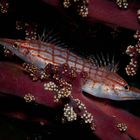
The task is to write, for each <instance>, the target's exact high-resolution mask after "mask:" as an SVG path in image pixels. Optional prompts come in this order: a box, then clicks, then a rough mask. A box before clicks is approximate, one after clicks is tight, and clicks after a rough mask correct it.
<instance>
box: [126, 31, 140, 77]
mask: <svg viewBox="0 0 140 140" xmlns="http://www.w3.org/2000/svg"><path fill="white" fill-rule="evenodd" d="M134 38H136V39H137V40H138V42H137V44H136V45H135V46H132V45H129V46H128V47H127V50H126V53H127V54H128V55H129V56H130V57H131V60H130V63H129V64H128V65H127V66H126V68H125V69H126V73H127V74H128V75H130V76H134V75H135V74H136V71H137V69H138V63H139V56H140V33H139V31H137V32H136V34H135V35H134Z"/></svg>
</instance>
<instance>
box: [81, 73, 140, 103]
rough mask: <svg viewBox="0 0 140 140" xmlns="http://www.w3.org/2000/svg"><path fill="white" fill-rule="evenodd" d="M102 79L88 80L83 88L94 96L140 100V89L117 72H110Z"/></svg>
mask: <svg viewBox="0 0 140 140" xmlns="http://www.w3.org/2000/svg"><path fill="white" fill-rule="evenodd" d="M102 78H103V79H102V80H97V81H96V80H94V79H93V80H91V79H89V80H87V81H86V82H85V84H84V85H83V86H82V90H83V91H84V92H86V93H89V94H91V95H93V96H96V97H100V98H107V99H111V100H120V101H121V100H140V89H137V88H134V87H131V86H129V85H128V83H127V82H126V81H125V80H124V79H123V78H122V77H121V76H119V75H118V74H117V73H115V72H110V73H108V74H107V75H106V77H102Z"/></svg>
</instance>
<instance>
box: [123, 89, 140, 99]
mask: <svg viewBox="0 0 140 140" xmlns="http://www.w3.org/2000/svg"><path fill="white" fill-rule="evenodd" d="M121 99H122V100H140V89H138V88H134V87H130V88H129V91H127V92H126V93H125V95H124V96H122V97H121Z"/></svg>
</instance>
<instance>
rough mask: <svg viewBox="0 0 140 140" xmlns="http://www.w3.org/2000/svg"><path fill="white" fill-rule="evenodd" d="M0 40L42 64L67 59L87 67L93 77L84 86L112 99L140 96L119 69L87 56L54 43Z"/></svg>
mask: <svg viewBox="0 0 140 140" xmlns="http://www.w3.org/2000/svg"><path fill="white" fill-rule="evenodd" d="M0 44H1V45H3V46H4V47H5V48H6V49H8V50H10V51H11V52H12V53H13V54H15V55H17V56H18V57H20V58H21V59H23V60H24V61H26V62H29V63H32V64H34V65H35V66H37V67H38V68H45V66H46V65H47V64H48V63H51V64H53V65H60V64H63V63H67V64H68V65H69V66H71V67H75V68H76V69H77V71H78V72H80V71H83V70H84V71H86V72H87V73H88V74H89V78H88V79H87V80H86V82H85V83H84V84H83V85H82V86H81V90H82V91H83V92H86V93H88V94H91V95H93V96H96V97H100V98H107V99H112V100H139V99H140V90H139V89H136V88H134V87H130V86H129V85H128V83H127V82H126V81H125V80H124V79H123V78H122V77H121V76H120V75H118V74H117V73H116V71H112V70H109V69H105V68H103V67H98V66H96V65H93V64H91V63H90V62H89V61H87V59H85V58H82V57H80V56H78V55H76V54H75V53H73V52H70V51H68V49H65V48H61V47H60V46H57V45H55V44H53V43H48V42H44V41H41V40H13V39H6V38H1V39H0Z"/></svg>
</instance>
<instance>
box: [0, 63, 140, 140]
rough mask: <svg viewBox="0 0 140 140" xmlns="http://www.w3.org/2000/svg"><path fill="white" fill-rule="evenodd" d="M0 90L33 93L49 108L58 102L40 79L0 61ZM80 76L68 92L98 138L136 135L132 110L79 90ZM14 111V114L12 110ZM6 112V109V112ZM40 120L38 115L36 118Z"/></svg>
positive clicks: (137, 124) (139, 136) (139, 124)
mask: <svg viewBox="0 0 140 140" xmlns="http://www.w3.org/2000/svg"><path fill="white" fill-rule="evenodd" d="M0 77H1V80H0V92H3V93H4V94H7V95H8V94H11V95H15V96H19V97H21V98H24V97H25V95H27V94H29V93H30V94H32V95H33V96H34V97H35V102H36V103H38V104H43V105H45V106H49V107H52V108H57V107H60V104H59V103H55V102H54V97H53V96H54V94H53V92H49V91H45V90H44V88H43V87H44V86H43V84H44V82H41V81H36V82H34V81H32V80H31V78H30V77H29V76H28V75H26V74H25V73H24V71H23V69H22V68H21V67H20V66H18V65H15V64H11V63H6V62H0ZM80 81H81V79H80V76H78V77H77V78H76V79H75V80H74V81H73V85H74V86H73V89H72V96H73V97H74V98H78V99H79V100H81V102H82V103H84V104H85V106H86V108H87V111H88V112H90V113H91V114H92V115H93V116H94V121H95V124H96V129H95V131H93V132H94V133H95V134H96V135H97V136H98V137H99V138H101V139H103V138H104V139H106V140H111V139H112V137H115V138H116V139H123V140H129V139H131V138H130V137H129V136H132V137H133V138H137V139H140V134H139V131H140V119H139V118H137V117H135V116H133V115H132V114H130V113H128V112H126V111H124V110H122V109H118V108H116V107H114V106H112V105H111V104H110V103H106V104H105V103H104V102H100V101H98V100H96V99H94V98H92V97H86V96H84V95H83V94H82V93H81V88H80ZM15 113H16V114H15ZM7 115H8V113H7ZM9 115H10V116H13V117H16V118H22V119H25V118H26V117H24V115H22V113H19V114H18V112H13V113H11V114H10V113H9ZM36 120H38V121H39V122H40V119H37V118H36ZM118 123H126V125H127V127H128V129H127V130H126V131H125V132H120V131H119V129H118V128H117V126H116V125H117V124H118Z"/></svg>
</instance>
